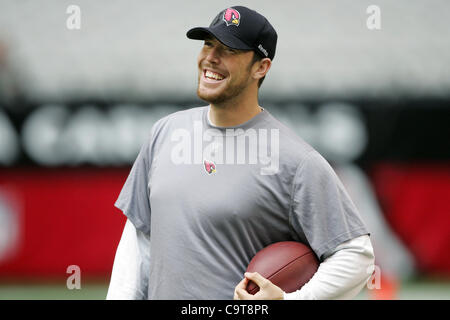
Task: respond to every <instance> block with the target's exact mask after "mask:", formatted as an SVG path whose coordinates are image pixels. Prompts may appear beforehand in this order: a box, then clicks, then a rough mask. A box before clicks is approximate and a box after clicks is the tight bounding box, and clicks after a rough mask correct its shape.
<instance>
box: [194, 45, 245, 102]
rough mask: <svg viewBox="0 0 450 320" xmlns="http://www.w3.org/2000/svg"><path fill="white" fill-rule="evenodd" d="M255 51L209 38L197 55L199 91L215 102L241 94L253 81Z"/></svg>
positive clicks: (202, 96)
mask: <svg viewBox="0 0 450 320" xmlns="http://www.w3.org/2000/svg"><path fill="white" fill-rule="evenodd" d="M253 54H254V53H253V51H242V50H234V49H231V48H229V47H227V46H225V45H223V44H222V43H221V42H219V41H218V40H217V39H215V38H206V39H205V43H204V45H203V48H202V50H201V51H200V54H199V55H198V59H197V63H198V88H197V95H198V96H199V97H200V98H201V99H203V100H205V101H208V102H210V103H214V104H220V103H223V102H225V101H229V100H230V99H232V98H235V97H237V96H239V94H241V93H242V92H243V91H244V90H245V89H246V88H247V87H248V86H249V84H250V83H251V81H252V77H251V75H250V74H251V68H250V67H251V66H250V63H251V62H252V59H253Z"/></svg>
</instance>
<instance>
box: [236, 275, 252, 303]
mask: <svg viewBox="0 0 450 320" xmlns="http://www.w3.org/2000/svg"><path fill="white" fill-rule="evenodd" d="M247 284H248V279H247V278H244V279H242V280H241V281H240V282H239V283H238V285H237V286H236V288H235V289H234V296H233V299H234V300H240V298H239V296H238V294H237V290H245V291H246V288H247Z"/></svg>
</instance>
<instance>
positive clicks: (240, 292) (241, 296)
mask: <svg viewBox="0 0 450 320" xmlns="http://www.w3.org/2000/svg"><path fill="white" fill-rule="evenodd" d="M236 295H237V300H253V295H251V294H250V293H248V292H247V290H245V289H241V288H239V289H236Z"/></svg>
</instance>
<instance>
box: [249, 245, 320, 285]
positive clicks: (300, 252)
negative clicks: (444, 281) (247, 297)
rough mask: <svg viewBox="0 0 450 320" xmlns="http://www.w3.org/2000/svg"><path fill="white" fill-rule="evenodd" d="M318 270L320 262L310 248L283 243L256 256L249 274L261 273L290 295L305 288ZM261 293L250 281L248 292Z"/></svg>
mask: <svg viewBox="0 0 450 320" xmlns="http://www.w3.org/2000/svg"><path fill="white" fill-rule="evenodd" d="M318 268H319V260H318V259H317V257H316V255H315V254H314V252H313V251H312V250H311V248H310V247H309V246H307V245H304V244H302V243H300V242H295V241H282V242H277V243H273V244H271V245H269V246H267V247H265V248H264V249H262V250H260V251H259V252H258V253H256V255H255V256H254V257H253V258H252V260H251V261H250V263H249V265H248V267H247V272H258V273H259V274H260V275H262V276H263V277H264V278H266V279H269V280H270V281H271V282H272V283H273V284H275V285H277V286H278V287H280V288H281V289H282V290H283V291H284V292H286V293H290V292H294V291H297V290H299V289H300V288H301V287H303V285H305V283H307V282H308V281H309V280H310V279H311V278H312V276H313V275H314V273H316V271H317V269H318ZM258 291H259V287H258V286H257V285H256V284H255V283H254V282H252V281H249V283H248V285H247V292H248V293H250V294H255V293H257V292H258Z"/></svg>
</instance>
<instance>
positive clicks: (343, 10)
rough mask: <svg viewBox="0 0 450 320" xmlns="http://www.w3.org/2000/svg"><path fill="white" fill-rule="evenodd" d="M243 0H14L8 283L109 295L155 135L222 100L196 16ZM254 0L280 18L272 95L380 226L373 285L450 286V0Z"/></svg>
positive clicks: (40, 290) (5, 244)
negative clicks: (372, 20)
mask: <svg viewBox="0 0 450 320" xmlns="http://www.w3.org/2000/svg"><path fill="white" fill-rule="evenodd" d="M236 4H237V3H235V2H230V1H214V2H211V1H205V0H197V1H181V0H180V1H173V0H167V1H144V0H134V1H132V2H130V1H124V0H119V1H106V0H95V1H92V0H90V1H88V0H76V1H65V0H58V1H57V0H40V1H31V0H28V1H27V0H22V1H14V0H0V299H104V298H105V296H106V291H107V286H108V281H109V277H110V273H111V268H112V263H113V260H114V254H115V249H116V246H117V244H118V241H119V239H120V235H121V231H122V227H123V224H124V222H125V219H124V217H123V216H122V215H121V214H120V212H119V210H118V209H115V208H114V207H113V203H114V201H115V199H116V197H117V196H118V193H119V191H120V189H121V186H122V184H123V182H124V181H125V179H126V177H127V175H128V172H129V169H130V166H131V164H132V162H133V160H134V159H135V157H136V155H137V152H138V150H139V147H140V145H141V144H142V143H143V139H145V137H146V136H147V134H148V133H149V129H150V128H151V126H152V124H153V123H154V122H155V121H156V120H157V119H159V118H160V117H162V116H164V115H165V114H168V113H171V112H173V111H176V110H180V109H184V108H190V107H193V106H200V105H203V104H204V103H203V102H202V101H199V100H198V98H197V97H196V95H195V89H196V72H197V71H196V56H197V53H198V50H199V49H200V46H201V42H196V41H192V40H188V39H187V38H186V36H185V33H186V31H187V30H188V29H189V28H190V27H193V26H198V25H208V24H209V23H210V20H211V19H212V18H213V17H214V16H215V15H216V14H217V12H219V11H220V10H222V9H224V8H226V7H228V6H231V5H236ZM239 4H243V5H247V6H249V7H251V8H253V9H256V10H257V11H259V12H261V13H262V14H263V15H265V16H267V17H268V18H269V20H270V21H271V22H272V24H273V25H274V26H275V28H276V30H277V31H278V34H279V41H278V48H277V54H276V56H275V60H274V64H273V67H272V70H271V71H270V73H269V75H268V77H267V79H266V80H265V83H264V84H263V86H262V88H261V93H260V100H261V101H260V102H261V105H263V106H265V107H266V108H267V109H268V110H269V111H270V112H272V113H273V114H275V115H276V116H278V117H279V118H280V119H281V120H282V121H284V122H285V123H286V124H288V125H289V126H291V127H292V128H293V129H294V130H295V131H296V132H298V134H299V135H300V136H302V137H303V138H304V139H305V140H307V141H308V142H309V143H310V144H312V145H313V146H314V147H315V148H317V149H318V150H319V151H320V152H321V153H322V154H323V155H324V156H325V157H326V158H327V160H328V161H329V162H330V163H331V164H332V165H333V167H334V168H335V169H336V171H337V173H338V174H339V176H340V177H341V179H342V180H343V182H344V184H345V185H346V186H347V188H348V190H349V192H350V194H351V195H352V197H353V199H354V201H355V204H356V205H357V206H358V208H359V209H360V211H361V213H362V214H363V216H364V218H365V219H366V222H367V224H368V225H369V228H370V229H371V230H372V239H373V242H374V247H375V251H376V256H377V262H376V263H377V266H379V267H380V270H381V278H376V279H375V278H374V279H373V282H372V285H373V287H375V288H372V289H369V288H367V289H365V290H364V291H363V292H362V293H361V294H360V295H359V296H358V298H359V299H450V254H449V252H450V201H449V199H450V142H449V141H450V139H449V138H450V63H449V62H450V28H449V27H448V22H449V21H450V3H449V2H448V1H446V0H430V1H424V0H422V1H419V0H417V1H387V0H377V1H364V0H362V1H356V0H352V1H350V0H343V1H320V2H314V1H300V0H286V1H282V2H274V1H268V0H259V1H241V2H240V3H239ZM70 5H77V6H78V7H79V8H80V10H81V25H80V27H81V28H80V29H74V30H71V29H69V28H67V25H66V22H67V19H69V17H70V16H71V13H67V11H66V10H67V8H68V7H69V6H70ZM370 5H377V6H379V8H380V9H381V29H379V30H370V29H368V28H367V25H366V21H367V19H368V18H369V16H370V14H369V13H367V12H366V9H367V8H368V7H369V6H370ZM70 265H77V266H79V267H80V270H81V289H79V290H78V289H74V290H69V289H68V288H67V286H66V281H67V279H68V277H69V276H70V275H71V274H70V273H67V268H68V266H70Z"/></svg>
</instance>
